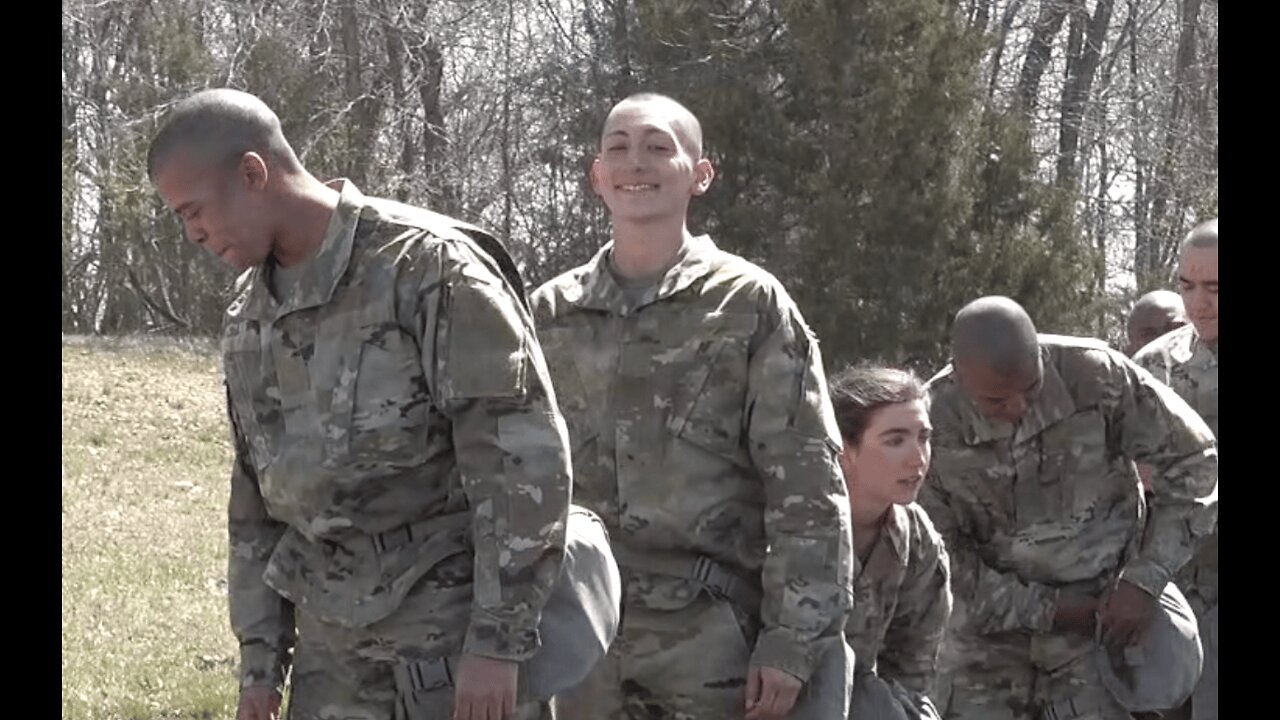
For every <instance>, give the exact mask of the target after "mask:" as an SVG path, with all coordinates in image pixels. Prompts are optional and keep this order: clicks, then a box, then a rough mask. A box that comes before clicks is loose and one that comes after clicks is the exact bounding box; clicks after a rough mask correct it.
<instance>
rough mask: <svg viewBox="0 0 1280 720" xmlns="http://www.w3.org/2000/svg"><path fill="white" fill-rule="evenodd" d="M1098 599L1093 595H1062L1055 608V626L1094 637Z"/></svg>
mask: <svg viewBox="0 0 1280 720" xmlns="http://www.w3.org/2000/svg"><path fill="white" fill-rule="evenodd" d="M1098 606H1099V603H1098V600H1097V599H1096V598H1091V597H1083V598H1082V597H1061V598H1059V599H1058V604H1057V606H1056V607H1055V608H1054V610H1053V626H1054V627H1055V628H1057V629H1058V630H1066V631H1069V632H1074V633H1079V634H1080V635H1087V636H1089V637H1093V622H1094V618H1095V616H1096V615H1097V612H1098Z"/></svg>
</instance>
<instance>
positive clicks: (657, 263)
mask: <svg viewBox="0 0 1280 720" xmlns="http://www.w3.org/2000/svg"><path fill="white" fill-rule="evenodd" d="M692 239H693V235H691V234H690V233H689V228H688V227H686V226H685V224H684V218H683V217H680V218H677V219H675V220H667V219H663V220H654V221H649V222H645V221H638V222H626V221H623V222H619V221H615V222H614V224H613V266H614V269H616V270H617V271H618V272H619V273H620V274H621V275H622V276H623V277H626V278H640V277H648V276H650V275H654V274H656V273H658V272H659V271H661V270H662V269H664V268H666V267H668V266H669V265H671V263H672V261H673V260H675V257H676V255H677V254H679V253H680V249H681V248H682V247H684V245H685V244H686V243H688V242H689V241H690V240H692Z"/></svg>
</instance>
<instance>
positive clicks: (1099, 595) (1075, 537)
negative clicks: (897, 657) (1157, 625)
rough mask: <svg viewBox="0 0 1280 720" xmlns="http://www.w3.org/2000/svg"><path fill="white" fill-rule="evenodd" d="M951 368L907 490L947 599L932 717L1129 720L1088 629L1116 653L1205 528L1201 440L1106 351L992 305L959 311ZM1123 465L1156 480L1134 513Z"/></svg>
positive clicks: (1168, 395) (1011, 305)
mask: <svg viewBox="0 0 1280 720" xmlns="http://www.w3.org/2000/svg"><path fill="white" fill-rule="evenodd" d="M952 359H953V366H950V367H947V368H946V369H944V370H943V371H942V372H941V373H939V374H938V375H937V376H936V377H935V378H934V379H933V380H931V381H930V383H929V392H930V395H931V397H932V406H931V409H930V416H931V418H932V420H933V425H934V436H933V447H934V458H933V464H932V467H931V470H930V474H929V478H928V480H927V481H926V483H925V487H924V490H923V491H922V493H921V505H923V506H924V507H925V509H926V510H928V512H929V516H930V517H931V518H932V519H933V521H934V523H936V525H937V528H938V530H939V532H941V534H942V536H943V538H944V539H945V540H946V543H947V550H948V552H949V554H950V556H951V570H952V582H953V588H954V591H955V612H954V613H953V616H952V622H951V628H950V630H951V631H950V633H949V635H948V639H947V641H946V642H945V643H944V648H943V652H942V655H943V660H942V669H943V672H944V673H950V677H949V678H948V680H949V685H950V686H951V692H950V699H949V702H946V703H940V704H944V705H945V707H944V708H943V709H944V713H945V715H946V717H948V718H963V719H965V720H968V719H969V718H974V719H977V718H981V719H982V720H1022V719H1027V720H1030V719H1032V718H1044V719H1046V720H1065V718H1072V717H1078V718H1099V719H1100V720H1128V718H1129V713H1128V712H1127V711H1126V710H1125V709H1124V708H1122V707H1121V706H1120V705H1119V703H1118V702H1117V701H1116V700H1115V699H1114V698H1112V697H1111V696H1110V695H1109V694H1108V693H1107V692H1106V690H1105V687H1104V686H1103V685H1102V684H1101V680H1100V678H1099V676H1098V672H1097V665H1096V662H1095V658H1096V653H1095V652H1093V651H1092V650H1093V647H1094V642H1095V629H1097V628H1095V624H1094V623H1095V619H1096V622H1097V623H1099V624H1100V625H1101V628H1100V630H1101V632H1102V638H1103V640H1104V642H1106V644H1107V645H1108V646H1110V647H1112V648H1119V647H1121V646H1123V645H1128V644H1130V643H1132V642H1133V641H1134V640H1135V639H1136V638H1137V637H1138V636H1139V634H1140V633H1141V632H1143V631H1144V630H1145V629H1146V627H1147V626H1148V625H1149V623H1150V619H1151V617H1152V615H1153V612H1154V610H1155V607H1156V598H1157V597H1158V596H1159V595H1160V594H1161V593H1162V592H1163V590H1164V588H1165V586H1166V584H1167V583H1168V582H1169V581H1170V580H1171V579H1172V578H1173V576H1174V574H1175V573H1176V572H1177V571H1178V569H1179V568H1181V567H1182V566H1183V565H1184V564H1185V563H1186V562H1187V561H1188V560H1189V559H1190V558H1191V556H1192V554H1193V553H1194V551H1195V550H1196V548H1197V547H1198V546H1199V545H1200V544H1201V543H1202V542H1203V540H1204V538H1205V537H1207V536H1208V534H1209V533H1210V532H1211V530H1212V528H1213V526H1214V521H1215V517H1216V514H1217V448H1216V444H1215V443H1214V440H1213V435H1212V433H1211V432H1210V431H1209V428H1208V427H1206V426H1205V424H1204V421H1202V420H1201V419H1200V418H1199V416H1197V415H1196V414H1195V412H1194V411H1193V410H1192V409H1191V408H1190V407H1189V406H1188V405H1187V404H1186V403H1185V402H1183V400H1182V399H1181V398H1179V397H1178V396H1177V395H1176V394H1174V393H1173V392H1172V391H1170V390H1169V389H1168V388H1167V387H1166V386H1164V385H1163V384H1161V383H1159V382H1156V381H1155V380H1154V379H1153V378H1152V377H1151V376H1150V374H1148V373H1147V372H1146V371H1144V370H1142V369H1140V368H1138V367H1137V366H1135V365H1134V364H1133V363H1132V362H1131V361H1130V360H1129V359H1127V358H1126V357H1124V356H1123V355H1121V354H1120V353H1118V352H1116V351H1114V350H1112V349H1110V348H1108V347H1106V346H1105V345H1104V344H1103V343H1101V342H1098V341H1095V340H1088V339H1083V338H1070V337H1062V336H1054V335H1037V334H1036V331H1035V327H1034V325H1033V324H1032V322H1031V319H1030V318H1029V317H1028V316H1027V314H1026V312H1025V311H1024V310H1023V309H1022V308H1021V307H1020V306H1019V305H1018V304H1017V303H1015V302H1013V301H1012V300H1009V299H1007V298H982V299H980V300H977V301H974V302H973V303H971V304H970V305H968V306H966V307H965V309H963V310H961V311H960V313H959V314H957V316H956V320H955V323H954V325H953V328H952ZM1134 461H1138V462H1144V463H1147V464H1149V465H1151V466H1152V467H1153V468H1155V471H1156V477H1155V480H1154V482H1153V500H1152V503H1151V505H1150V508H1149V512H1148V508H1147V507H1146V504H1145V503H1144V501H1143V498H1142V494H1141V493H1140V492H1139V484H1138V478H1137V475H1136V472H1135V469H1134ZM1144 519H1145V534H1144ZM942 696H943V693H939V698H940V699H941V698H942Z"/></svg>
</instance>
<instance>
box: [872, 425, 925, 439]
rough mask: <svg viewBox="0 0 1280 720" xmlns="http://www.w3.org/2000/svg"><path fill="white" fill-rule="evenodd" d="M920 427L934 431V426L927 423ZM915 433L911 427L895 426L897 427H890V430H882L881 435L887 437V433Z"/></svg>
mask: <svg viewBox="0 0 1280 720" xmlns="http://www.w3.org/2000/svg"><path fill="white" fill-rule="evenodd" d="M920 429H921V430H923V431H924V432H927V433H931V432H933V427H932V426H930V425H925V426H924V427H922V428H920ZM914 433H915V431H914V430H912V429H911V428H905V427H895V428H889V429H888V430H885V431H883V432H881V433H880V437H885V436H886V435H912V434H914Z"/></svg>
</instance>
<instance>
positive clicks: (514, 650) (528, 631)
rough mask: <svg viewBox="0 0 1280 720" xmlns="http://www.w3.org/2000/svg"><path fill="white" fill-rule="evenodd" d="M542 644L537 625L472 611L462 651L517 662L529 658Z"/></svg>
mask: <svg viewBox="0 0 1280 720" xmlns="http://www.w3.org/2000/svg"><path fill="white" fill-rule="evenodd" d="M541 646H542V639H541V637H540V636H539V635H538V628H537V626H536V625H534V626H530V627H520V626H516V625H513V624H510V623H502V622H498V621H496V620H494V619H492V618H488V617H477V616H476V615H475V614H473V615H472V616H471V624H470V626H469V627H468V628H467V637H466V640H465V641H464V642H463V645H462V651H463V652H464V653H466V654H468V655H482V656H484V657H488V658H495V659H498V660H511V661H513V662H518V661H521V660H528V659H529V658H530V657H532V656H533V654H534V653H535V652H537V651H538V648H539V647H541Z"/></svg>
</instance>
